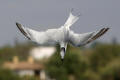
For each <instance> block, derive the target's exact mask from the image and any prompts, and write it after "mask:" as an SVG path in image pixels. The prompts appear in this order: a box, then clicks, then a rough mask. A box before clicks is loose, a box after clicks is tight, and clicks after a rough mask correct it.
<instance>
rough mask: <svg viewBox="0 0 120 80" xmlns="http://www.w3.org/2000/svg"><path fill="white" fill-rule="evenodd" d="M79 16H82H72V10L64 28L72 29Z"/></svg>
mask: <svg viewBox="0 0 120 80" xmlns="http://www.w3.org/2000/svg"><path fill="white" fill-rule="evenodd" d="M79 16H80V15H78V16H74V15H73V14H72V10H71V12H70V14H69V17H68V19H67V21H66V22H65V24H64V26H65V27H70V26H71V25H72V24H74V23H75V22H76V21H77V20H78V19H79Z"/></svg>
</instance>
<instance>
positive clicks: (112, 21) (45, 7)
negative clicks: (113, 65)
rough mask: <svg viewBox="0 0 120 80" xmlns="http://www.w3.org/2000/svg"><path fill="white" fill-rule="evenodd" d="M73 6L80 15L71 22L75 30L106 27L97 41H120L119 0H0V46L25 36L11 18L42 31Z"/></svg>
mask: <svg viewBox="0 0 120 80" xmlns="http://www.w3.org/2000/svg"><path fill="white" fill-rule="evenodd" d="M71 8H74V13H73V14H74V15H76V14H78V13H81V16H80V19H79V20H78V21H77V22H76V23H75V24H74V25H73V26H72V29H73V30H74V31H75V32H76V33H84V32H89V31H93V30H96V29H100V28H102V27H110V28H111V29H110V31H109V32H107V34H105V35H104V36H103V37H101V38H100V39H99V41H103V42H109V41H111V39H112V38H113V37H116V38H117V39H118V41H119V42H120V37H119V36H120V0H0V46H3V45H5V44H13V43H14V40H15V39H16V38H17V39H18V40H19V41H20V42H24V41H27V39H26V38H25V37H24V36H23V35H22V34H21V33H20V32H19V31H18V29H17V28H16V25H15V22H19V23H21V24H23V25H26V26H27V27H29V28H32V29H35V30H38V31H42V30H46V29H48V28H58V27H60V26H62V25H63V24H64V23H65V21H66V19H67V18H68V16H69V12H70V9H71Z"/></svg>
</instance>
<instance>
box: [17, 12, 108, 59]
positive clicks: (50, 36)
mask: <svg viewBox="0 0 120 80" xmlns="http://www.w3.org/2000/svg"><path fill="white" fill-rule="evenodd" d="M78 19H79V15H78V16H74V15H73V14H72V11H71V12H70V14H69V17H68V19H67V21H66V22H65V24H64V25H63V26H61V27H60V28H57V29H48V30H46V31H42V32H39V31H36V30H33V29H30V28H27V27H25V26H23V25H21V24H19V23H17V22H16V25H17V27H18V29H19V30H20V31H21V32H22V34H23V35H24V36H25V37H27V38H28V39H29V40H31V41H33V42H35V43H37V44H39V45H56V44H59V45H60V55H61V60H62V61H63V60H64V56H65V53H66V49H67V44H68V43H69V44H72V45H73V46H75V47H80V46H84V45H86V44H88V43H90V42H92V41H94V40H95V39H97V38H99V37H100V36H102V35H103V34H105V33H106V32H107V31H108V30H109V28H102V29H100V30H96V31H93V32H87V33H83V34H77V33H74V32H73V31H72V30H71V29H70V27H71V26H72V25H73V24H74V23H75V22H76V21H77V20H78Z"/></svg>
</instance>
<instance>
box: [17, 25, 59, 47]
mask: <svg viewBox="0 0 120 80" xmlns="http://www.w3.org/2000/svg"><path fill="white" fill-rule="evenodd" d="M16 25H17V27H18V29H19V30H20V31H21V33H22V34H23V35H24V36H25V37H27V38H28V39H29V40H31V41H33V42H35V43H38V44H40V45H55V44H57V43H58V41H59V38H60V37H59V36H61V35H60V32H59V30H58V29H49V30H47V31H45V32H38V31H35V30H32V29H29V28H27V27H24V26H23V25H21V24H19V23H16ZM53 35H54V36H53Z"/></svg>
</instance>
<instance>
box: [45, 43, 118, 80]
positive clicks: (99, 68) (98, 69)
mask: <svg viewBox="0 0 120 80" xmlns="http://www.w3.org/2000/svg"><path fill="white" fill-rule="evenodd" d="M119 52H120V45H114V44H102V43H99V44H98V45H96V46H94V48H89V49H83V50H81V49H80V48H74V47H72V46H69V47H68V51H67V53H66V56H65V61H64V62H63V64H62V62H61V61H60V57H58V56H59V53H56V54H55V55H53V56H52V57H51V59H50V60H49V62H48V63H47V64H46V71H47V73H48V75H49V76H50V77H51V78H55V79H57V80H70V79H71V80H72V79H73V80H120V62H119V61H120V53H119ZM71 76H72V77H71Z"/></svg>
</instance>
